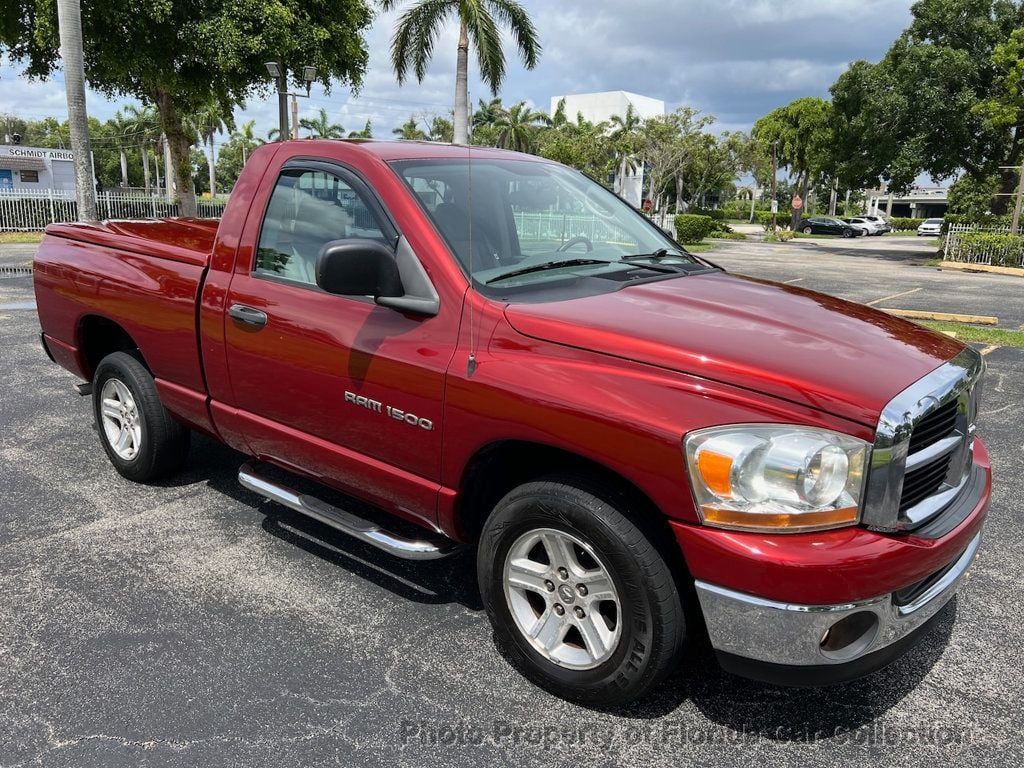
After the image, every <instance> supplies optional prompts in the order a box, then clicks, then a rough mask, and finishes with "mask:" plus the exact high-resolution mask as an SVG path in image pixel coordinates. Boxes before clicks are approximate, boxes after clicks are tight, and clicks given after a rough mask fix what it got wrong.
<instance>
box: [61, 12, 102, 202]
mask: <svg viewBox="0 0 1024 768" xmlns="http://www.w3.org/2000/svg"><path fill="white" fill-rule="evenodd" d="M57 26H58V27H59V30H58V32H59V34H60V56H61V59H63V60H64V89H65V95H66V97H67V102H68V122H69V123H70V124H71V148H72V149H73V150H74V151H75V162H74V165H75V198H76V200H77V202H78V220H79V221H95V220H96V190H95V189H94V188H93V178H92V167H91V165H90V158H91V157H92V147H91V145H90V142H89V116H88V114H87V112H86V110H85V69H84V65H83V61H82V59H83V54H82V9H81V5H80V3H79V0H57Z"/></svg>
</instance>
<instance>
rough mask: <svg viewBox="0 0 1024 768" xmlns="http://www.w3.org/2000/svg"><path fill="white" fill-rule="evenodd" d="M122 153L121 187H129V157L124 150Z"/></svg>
mask: <svg viewBox="0 0 1024 768" xmlns="http://www.w3.org/2000/svg"><path fill="white" fill-rule="evenodd" d="M120 152H121V186H122V187H125V188H127V187H128V155H126V154H125V151H124V150H123V149H122V150H120Z"/></svg>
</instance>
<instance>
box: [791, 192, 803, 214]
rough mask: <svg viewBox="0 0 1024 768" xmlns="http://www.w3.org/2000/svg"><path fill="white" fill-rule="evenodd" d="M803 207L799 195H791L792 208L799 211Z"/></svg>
mask: <svg viewBox="0 0 1024 768" xmlns="http://www.w3.org/2000/svg"><path fill="white" fill-rule="evenodd" d="M803 207H804V201H803V199H802V198H801V197H800V195H793V209H794V210H797V211H799V210H800V209H801V208H803Z"/></svg>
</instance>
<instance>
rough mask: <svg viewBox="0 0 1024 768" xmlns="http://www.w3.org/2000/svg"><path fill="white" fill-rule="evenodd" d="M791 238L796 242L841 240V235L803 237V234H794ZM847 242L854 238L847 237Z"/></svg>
mask: <svg viewBox="0 0 1024 768" xmlns="http://www.w3.org/2000/svg"><path fill="white" fill-rule="evenodd" d="M793 237H795V238H796V239H797V240H842V239H843V236H842V235H805V234H804V233H803V232H794V233H793ZM846 239H847V240H853V239H854V238H852V237H849V238H846Z"/></svg>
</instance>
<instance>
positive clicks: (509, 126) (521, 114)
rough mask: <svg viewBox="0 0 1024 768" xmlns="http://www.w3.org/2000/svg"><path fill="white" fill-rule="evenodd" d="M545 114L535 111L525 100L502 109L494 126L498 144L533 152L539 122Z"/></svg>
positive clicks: (520, 150)
mask: <svg viewBox="0 0 1024 768" xmlns="http://www.w3.org/2000/svg"><path fill="white" fill-rule="evenodd" d="M542 117H543V115H541V114H540V113H539V112H534V111H533V110H532V109H530V107H529V106H527V104H526V102H525V101H520V102H519V103H518V104H513V105H512V106H511V107H509V108H508V109H507V110H502V111H501V114H500V115H499V116H498V119H497V121H496V122H495V124H494V126H495V129H496V132H495V139H496V144H497V146H499V147H501V148H502V149H512V150H515V151H516V152H532V151H533V146H534V139H535V137H536V134H537V124H538V123H539V122H540V120H541V118H542Z"/></svg>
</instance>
